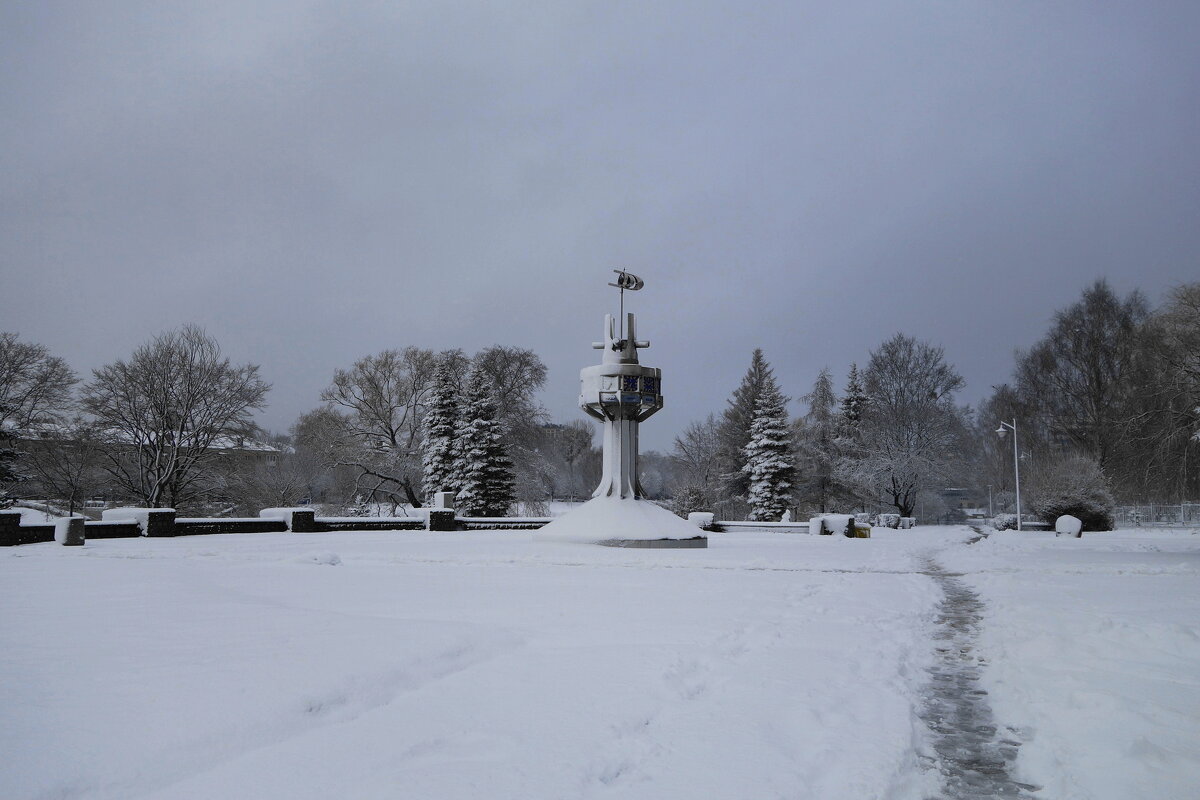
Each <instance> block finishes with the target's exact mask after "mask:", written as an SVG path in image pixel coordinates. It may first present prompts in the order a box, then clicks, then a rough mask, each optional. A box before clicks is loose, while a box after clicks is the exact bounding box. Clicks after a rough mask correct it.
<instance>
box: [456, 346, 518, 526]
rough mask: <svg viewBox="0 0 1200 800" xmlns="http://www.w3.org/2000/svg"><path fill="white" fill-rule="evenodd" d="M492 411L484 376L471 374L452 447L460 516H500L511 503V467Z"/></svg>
mask: <svg viewBox="0 0 1200 800" xmlns="http://www.w3.org/2000/svg"><path fill="white" fill-rule="evenodd" d="M496 411H497V409H496V401H495V399H494V398H493V397H492V389H491V386H490V385H489V384H488V381H487V376H486V375H485V374H484V373H483V371H482V370H479V369H473V370H471V374H470V376H469V377H468V378H467V390H466V397H465V406H464V408H463V413H462V417H461V422H462V424H461V427H460V430H459V433H458V437H457V444H456V447H455V452H456V454H457V461H458V507H459V509H460V510H461V512H462V514H463V515H464V516H468V517H499V516H503V515H504V514H505V513H507V512H508V508H509V506H511V505H512V503H513V500H514V499H515V497H514V494H513V465H512V461H510V460H509V458H508V455H507V453H506V452H505V448H504V442H503V433H504V432H503V430H502V426H501V424H500V421H499V420H498V419H497V418H496V416H497V414H496Z"/></svg>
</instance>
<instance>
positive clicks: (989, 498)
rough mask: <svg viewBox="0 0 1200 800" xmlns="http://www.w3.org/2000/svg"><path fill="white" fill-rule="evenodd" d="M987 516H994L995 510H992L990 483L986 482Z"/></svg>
mask: <svg viewBox="0 0 1200 800" xmlns="http://www.w3.org/2000/svg"><path fill="white" fill-rule="evenodd" d="M988 516H989V517H994V516H996V512H995V511H993V510H992V485H991V484H990V483H989V484H988Z"/></svg>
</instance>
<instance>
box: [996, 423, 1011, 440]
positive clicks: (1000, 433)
mask: <svg viewBox="0 0 1200 800" xmlns="http://www.w3.org/2000/svg"><path fill="white" fill-rule="evenodd" d="M1006 433H1008V430H1007V429H1006V428H1005V427H1004V426H1003V425H1001V426H1000V427H999V428H996V434H997V435H998V436H999V437H1000V438H1001V439H1003V438H1004V434H1006Z"/></svg>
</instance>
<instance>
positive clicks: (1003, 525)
mask: <svg viewBox="0 0 1200 800" xmlns="http://www.w3.org/2000/svg"><path fill="white" fill-rule="evenodd" d="M992 527H993V528H995V529H996V530H998V531H1015V530H1016V529H1017V515H1016V514H997V515H996V516H994V517H992Z"/></svg>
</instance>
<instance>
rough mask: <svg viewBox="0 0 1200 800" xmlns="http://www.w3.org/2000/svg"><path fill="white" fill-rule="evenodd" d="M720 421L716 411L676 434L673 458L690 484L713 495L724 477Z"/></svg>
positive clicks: (699, 490) (704, 494)
mask: <svg viewBox="0 0 1200 800" xmlns="http://www.w3.org/2000/svg"><path fill="white" fill-rule="evenodd" d="M720 451H721V438H720V423H718V422H717V418H716V416H715V415H713V414H709V415H708V416H707V417H705V418H704V419H702V420H700V421H698V422H693V423H691V424H690V425H688V426H687V427H686V428H684V430H683V433H681V434H679V435H678V436H676V437H675V447H674V449H673V450H672V451H671V457H672V458H673V459H675V462H676V463H677V464H678V465H679V467H680V469H681V470H682V471H683V479H684V481H686V483H687V485H689V486H692V487H694V488H695V489H696V490H697V491H698V492H699V493H700V494H701V495H703V496H704V497H706V498H712V497H713V495H714V494H715V493H716V491H717V488H718V485H719V483H720V478H721V464H720Z"/></svg>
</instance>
